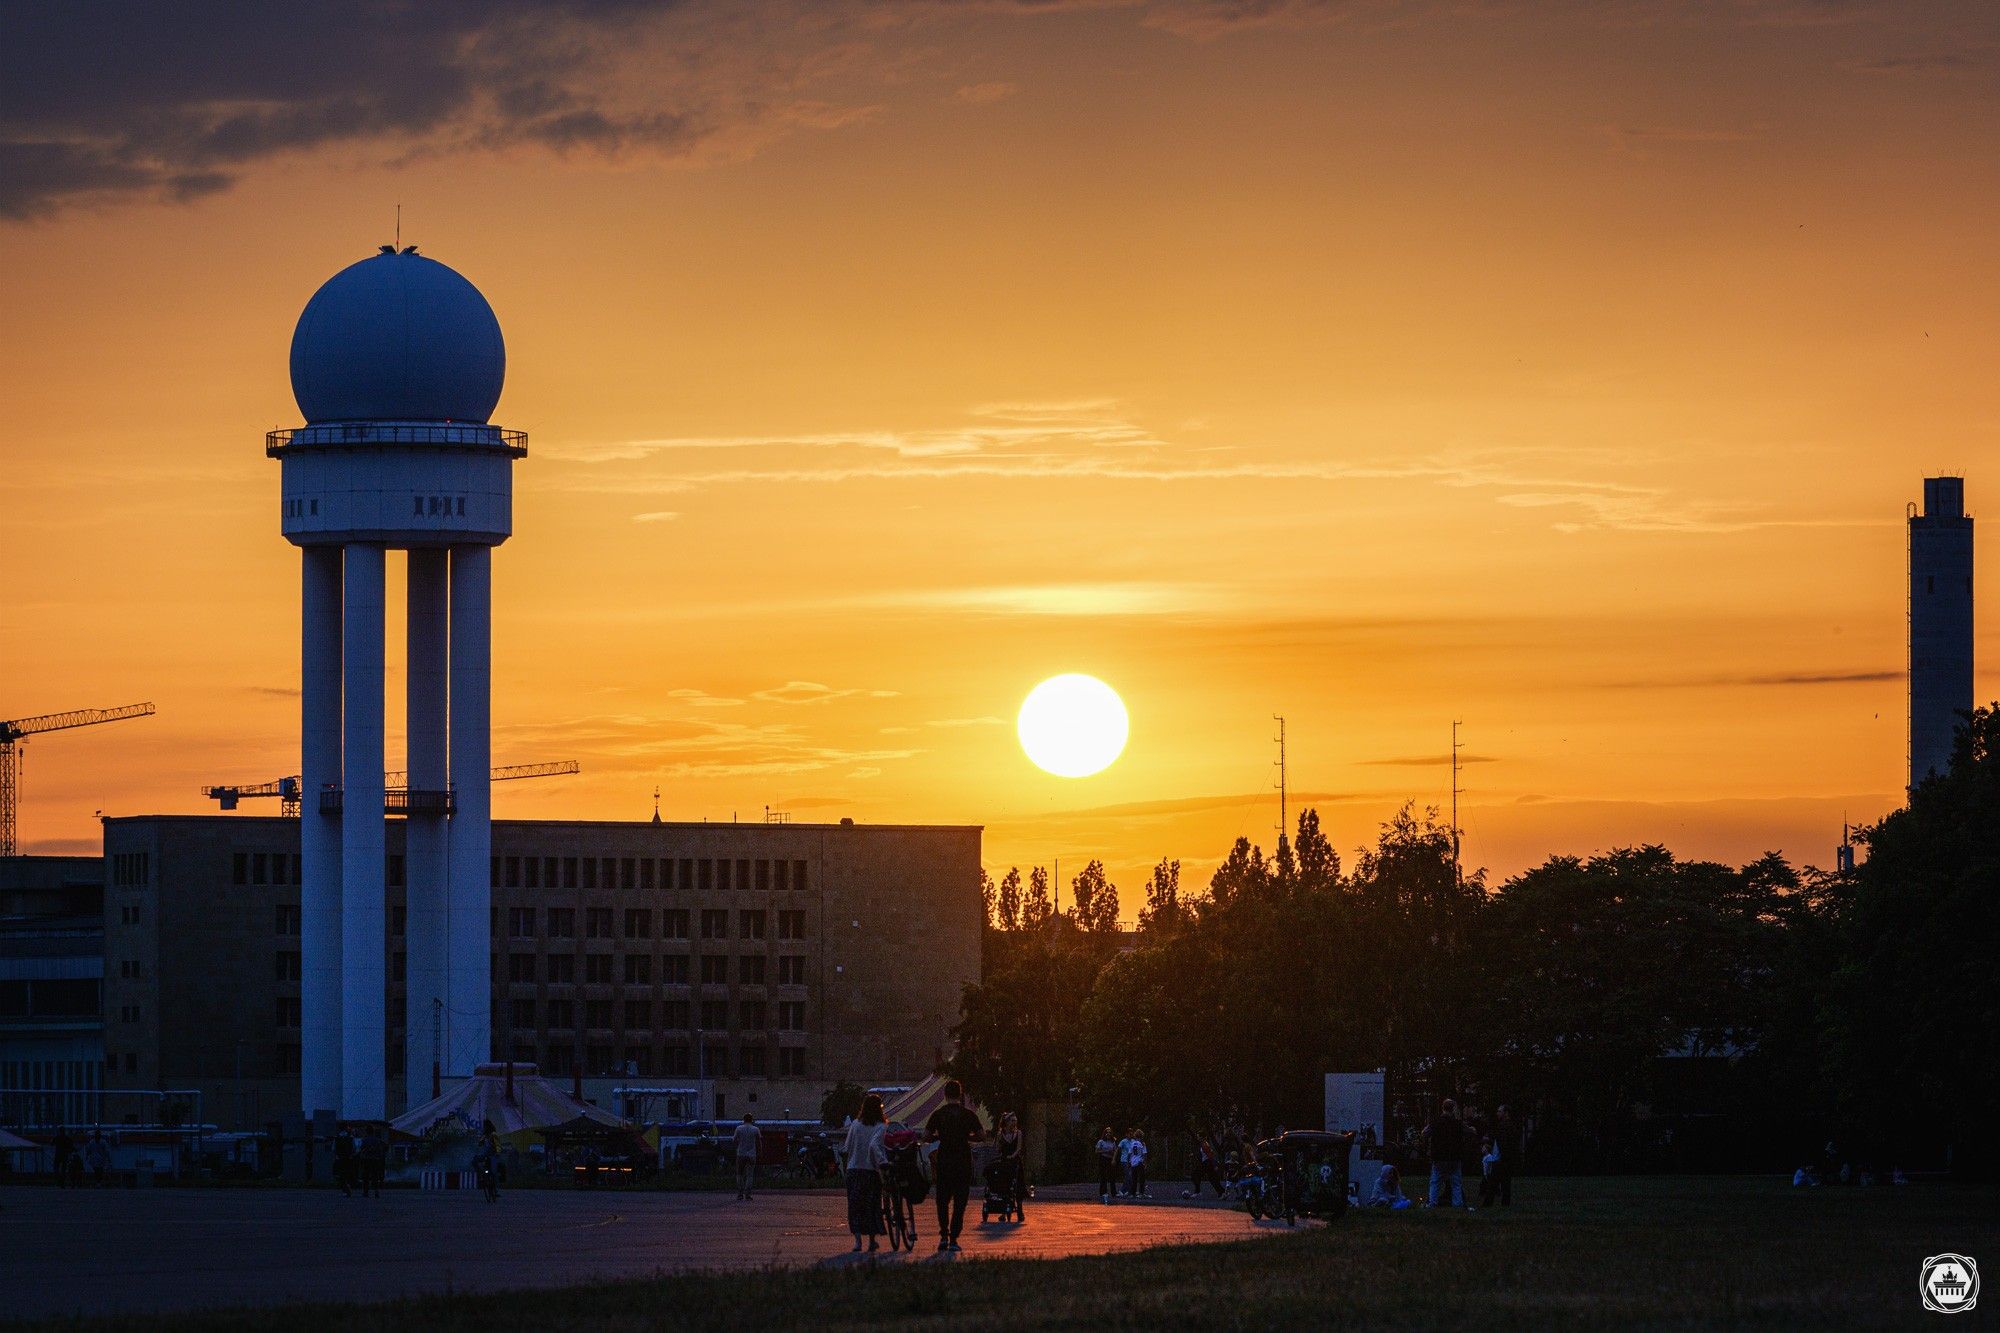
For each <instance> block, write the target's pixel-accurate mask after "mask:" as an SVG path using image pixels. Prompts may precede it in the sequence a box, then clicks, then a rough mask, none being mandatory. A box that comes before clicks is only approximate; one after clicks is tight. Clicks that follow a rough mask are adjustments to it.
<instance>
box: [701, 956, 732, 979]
mask: <svg viewBox="0 0 2000 1333" xmlns="http://www.w3.org/2000/svg"><path fill="white" fill-rule="evenodd" d="M701 984H702V985H704V986H727V985H728V984H729V959H728V957H727V956H726V955H723V954H719V953H714V954H703V955H702V958H701Z"/></svg>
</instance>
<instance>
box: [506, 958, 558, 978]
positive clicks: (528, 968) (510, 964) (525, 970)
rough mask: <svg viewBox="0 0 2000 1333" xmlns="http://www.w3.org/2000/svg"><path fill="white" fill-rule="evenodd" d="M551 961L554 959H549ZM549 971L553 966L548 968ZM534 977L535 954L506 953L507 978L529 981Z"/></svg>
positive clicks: (552, 969)
mask: <svg viewBox="0 0 2000 1333" xmlns="http://www.w3.org/2000/svg"><path fill="white" fill-rule="evenodd" d="M550 961H551V962H553V961H554V960H553V959H551V960H550ZM549 970H550V971H551V972H553V971H555V969H554V968H550V969H549ZM534 979H535V956H534V955H533V954H531V953H510V954H508V955H507V980H509V981H513V982H531V981H533V980H534Z"/></svg>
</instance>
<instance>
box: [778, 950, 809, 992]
mask: <svg viewBox="0 0 2000 1333" xmlns="http://www.w3.org/2000/svg"><path fill="white" fill-rule="evenodd" d="M778 984H779V985H780V986H803V985H805V984H806V956H805V955H804V954H802V953H781V954H779V955H778Z"/></svg>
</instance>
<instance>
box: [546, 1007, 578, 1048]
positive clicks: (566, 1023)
mask: <svg viewBox="0 0 2000 1333" xmlns="http://www.w3.org/2000/svg"><path fill="white" fill-rule="evenodd" d="M548 1012H549V1026H550V1027H552V1028H559V1029H562V1030H564V1031H567V1030H568V1029H570V1028H573V1027H575V1026H576V1005H575V1004H574V1003H573V1002H571V1001H569V1000H550V1001H549V1011H548ZM565 1063H566V1062H565Z"/></svg>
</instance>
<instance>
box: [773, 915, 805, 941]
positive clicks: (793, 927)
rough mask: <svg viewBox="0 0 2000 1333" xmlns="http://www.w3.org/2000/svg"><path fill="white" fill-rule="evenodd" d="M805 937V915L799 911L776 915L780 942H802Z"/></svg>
mask: <svg viewBox="0 0 2000 1333" xmlns="http://www.w3.org/2000/svg"><path fill="white" fill-rule="evenodd" d="M805 937H806V914H805V913H804V912H800V911H796V910H794V911H785V912H780V913H778V938H779V939H781V940H802V939H804V938H805Z"/></svg>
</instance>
